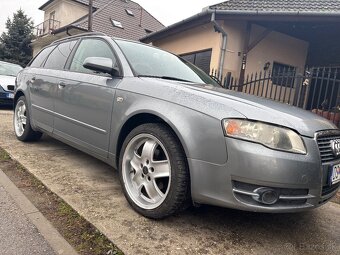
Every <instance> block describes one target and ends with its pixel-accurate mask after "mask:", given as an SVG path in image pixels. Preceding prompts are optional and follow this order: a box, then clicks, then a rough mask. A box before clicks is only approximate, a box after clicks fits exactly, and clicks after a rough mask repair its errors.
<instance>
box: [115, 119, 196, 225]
mask: <svg viewBox="0 0 340 255" xmlns="http://www.w3.org/2000/svg"><path fill="white" fill-rule="evenodd" d="M119 162H120V164H119V175H120V181H121V183H122V186H123V191H124V195H125V197H126V198H127V200H128V202H129V203H130V205H131V206H132V207H133V208H134V209H135V210H136V211H137V212H139V213H140V214H142V215H143V216H145V217H148V218H153V219H160V218H164V217H167V216H170V215H172V214H174V213H175V212H177V211H179V210H180V209H183V208H184V207H185V206H186V205H187V204H188V200H189V197H190V189H189V186H190V184H189V171H188V166H187V162H186V157H185V154H184V152H183V149H182V146H181V144H180V143H179V141H178V138H177V137H176V135H175V134H174V133H173V131H172V130H171V129H170V128H168V127H167V126H165V125H163V124H158V123H157V124H156V123H152V124H143V125H141V126H138V127H137V128H135V129H134V130H132V131H131V133H130V134H129V135H128V136H127V138H126V139H125V142H124V144H123V147H122V153H121V155H120V160H119Z"/></svg>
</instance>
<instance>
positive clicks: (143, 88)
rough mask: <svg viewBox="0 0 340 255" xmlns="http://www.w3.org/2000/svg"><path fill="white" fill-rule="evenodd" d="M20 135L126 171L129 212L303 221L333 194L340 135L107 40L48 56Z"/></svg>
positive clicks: (22, 104)
mask: <svg viewBox="0 0 340 255" xmlns="http://www.w3.org/2000/svg"><path fill="white" fill-rule="evenodd" d="M14 104H15V115H14V130H15V134H16V136H17V138H18V139H19V140H21V141H32V140H38V139H39V138H40V137H41V135H42V133H46V134H48V135H50V136H52V137H54V138H56V139H59V140H61V141H63V142H65V143H67V144H69V145H71V146H74V147H76V148H78V149H80V150H82V151H84V152H86V153H89V154H91V155H93V156H94V157H96V158H98V159H101V160H103V161H105V162H106V163H108V164H110V165H111V166H113V167H114V168H115V169H118V170H119V176H120V181H121V184H122V188H123V191H124V194H125V196H126V198H127V200H128V202H129V203H130V205H131V206H132V207H133V208H134V209H135V210H136V211H137V212H139V213H140V214H142V215H144V216H146V217H149V218H155V219H156V218H164V217H166V216H169V215H172V214H174V213H175V212H178V211H179V210H182V209H184V208H186V207H187V206H188V205H190V204H196V205H199V204H210V205H217V206H222V207H229V208H235V209H241V210H248V211H256V212H298V211H303V210H307V209H312V208H316V207H318V206H320V205H322V204H324V203H325V202H327V201H328V200H329V199H331V198H332V196H334V195H335V194H336V192H337V190H338V188H339V184H340V172H339V169H340V131H339V130H338V129H337V127H336V126H334V125H333V124H332V123H330V122H328V121H327V120H326V119H323V118H321V117H318V116H317V115H315V114H313V113H310V112H307V111H304V110H301V109H298V108H295V107H292V106H288V105H284V104H280V103H276V102H274V101H270V100H266V99H261V98H258V97H254V96H250V95H247V94H243V93H240V92H234V91H229V90H226V89H224V88H221V87H220V86H219V85H218V84H216V83H215V81H214V80H212V79H211V78H210V77H209V76H208V75H206V74H205V73H204V72H203V71H201V70H200V69H198V68H197V67H195V66H193V65H192V64H190V63H188V62H186V61H184V60H183V59H181V58H179V57H177V56H175V55H173V54H171V53H169V52H166V51H163V50H160V49H157V48H155V47H151V46H148V45H144V44H141V43H137V42H131V41H127V40H122V39H112V38H110V37H107V36H105V35H103V34H96V33H92V34H85V35H82V36H76V37H68V38H65V39H62V40H59V41H56V42H54V43H52V44H51V45H49V46H47V47H46V48H44V49H43V50H42V51H41V52H40V53H39V54H38V55H37V56H36V57H35V58H34V59H33V60H32V61H31V63H30V64H29V65H28V66H27V67H26V68H25V69H24V70H23V71H22V72H20V73H19V75H18V77H17V84H16V88H15V96H14Z"/></svg>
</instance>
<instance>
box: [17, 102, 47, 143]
mask: <svg viewBox="0 0 340 255" xmlns="http://www.w3.org/2000/svg"><path fill="white" fill-rule="evenodd" d="M13 122H14V131H15V135H16V137H17V138H18V140H20V141H25V142H26V141H36V140H39V139H40V137H41V136H42V133H40V132H37V131H34V130H33V129H32V127H31V124H30V114H29V111H28V107H27V102H26V98H25V97H24V96H21V97H20V98H19V99H18V101H17V102H16V104H15V108H14V117H13Z"/></svg>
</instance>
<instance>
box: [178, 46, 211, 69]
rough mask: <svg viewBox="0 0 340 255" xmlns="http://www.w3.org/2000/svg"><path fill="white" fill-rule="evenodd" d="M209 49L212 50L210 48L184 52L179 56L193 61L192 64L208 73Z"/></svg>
mask: <svg viewBox="0 0 340 255" xmlns="http://www.w3.org/2000/svg"><path fill="white" fill-rule="evenodd" d="M211 51H212V50H211V49H210V50H204V51H198V52H192V53H186V54H183V55H181V57H182V58H184V59H185V60H187V61H189V62H191V63H193V64H194V65H196V66H198V67H199V68H201V69H202V70H203V71H204V72H206V73H207V74H209V73H210V61H211Z"/></svg>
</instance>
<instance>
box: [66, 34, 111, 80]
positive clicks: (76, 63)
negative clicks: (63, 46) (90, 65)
mask: <svg viewBox="0 0 340 255" xmlns="http://www.w3.org/2000/svg"><path fill="white" fill-rule="evenodd" d="M89 57H102V58H111V59H112V60H113V62H114V63H115V62H116V61H115V59H116V58H115V56H114V54H113V52H112V50H111V48H110V46H109V45H108V44H107V43H106V42H104V41H103V40H100V39H84V40H82V41H81V43H80V44H79V47H78V49H77V51H76V53H75V55H74V57H73V60H72V62H71V66H70V70H71V71H75V72H81V73H89V74H93V73H95V72H94V71H91V70H88V69H86V68H84V67H83V63H84V60H85V59H86V58H89Z"/></svg>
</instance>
